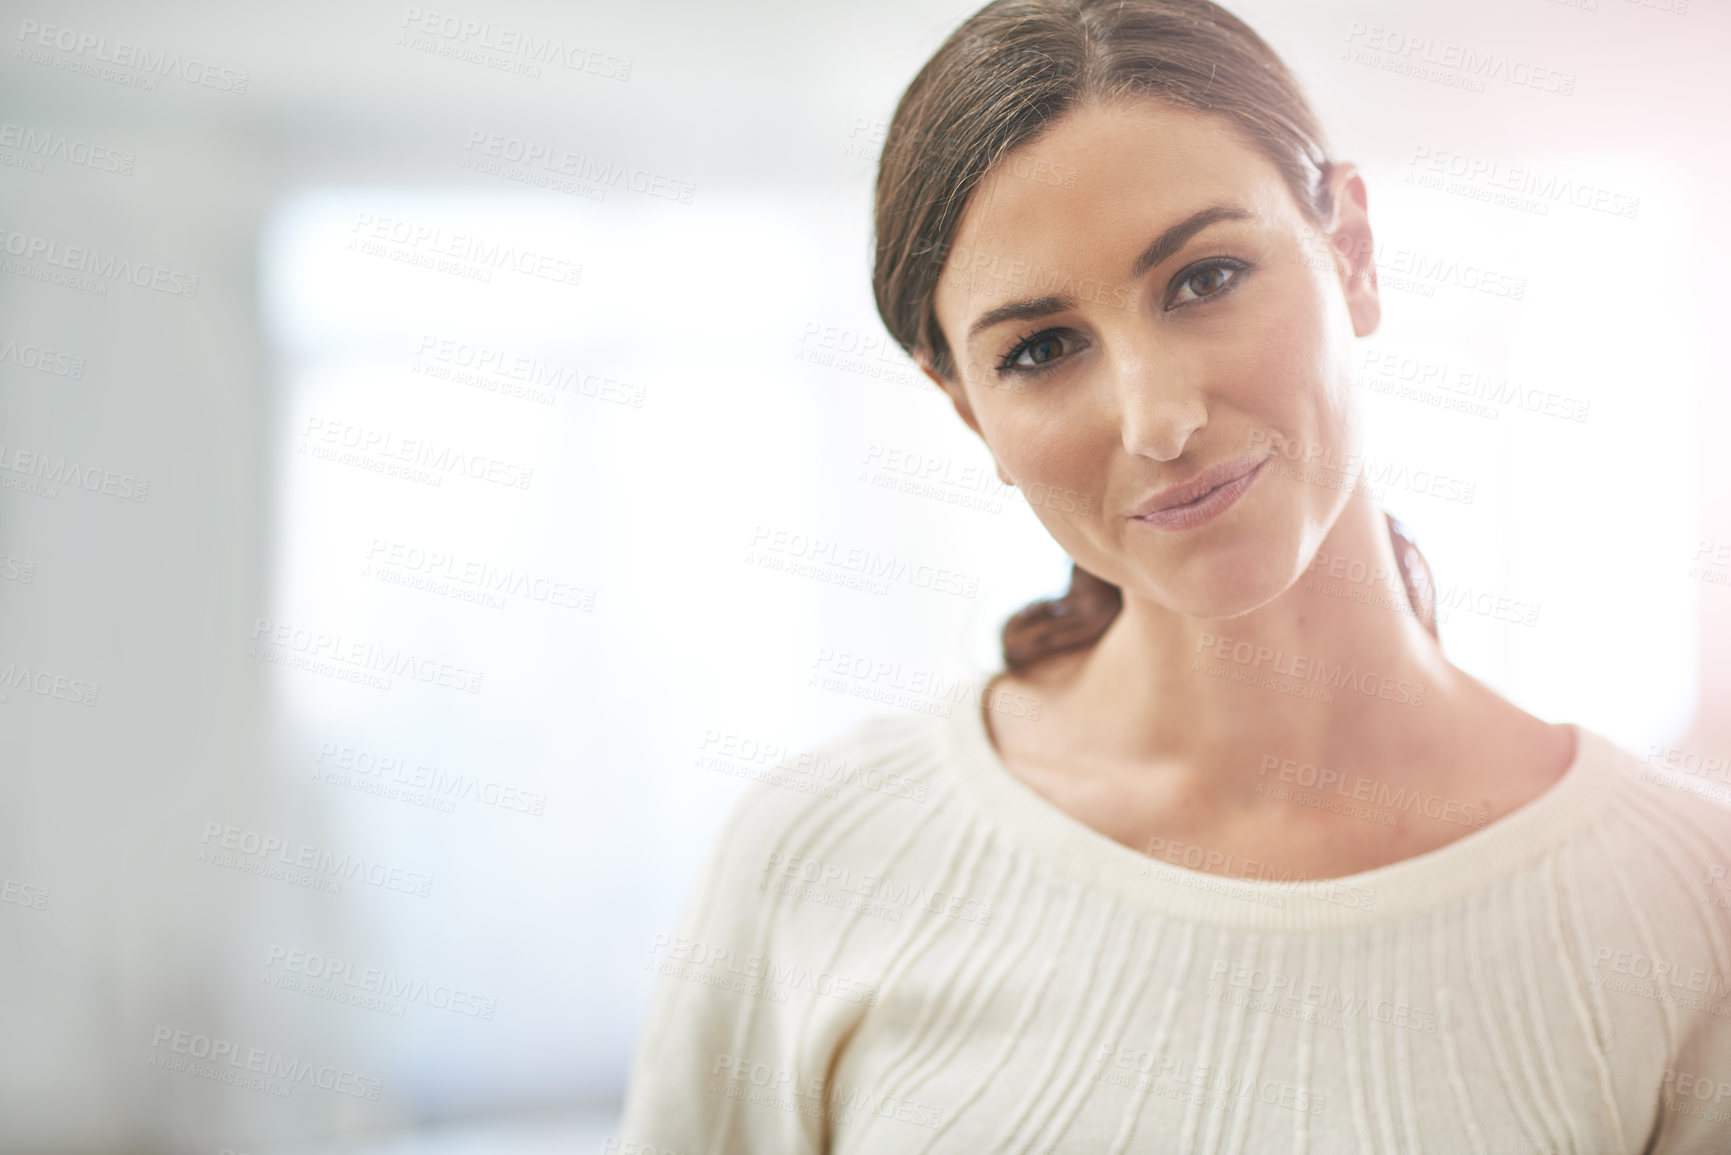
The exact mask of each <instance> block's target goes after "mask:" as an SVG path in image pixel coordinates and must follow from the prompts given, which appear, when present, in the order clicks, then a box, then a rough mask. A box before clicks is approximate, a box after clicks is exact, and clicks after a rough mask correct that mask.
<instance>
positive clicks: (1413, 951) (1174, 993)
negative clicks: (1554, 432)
mask: <svg viewBox="0 0 1731 1155" xmlns="http://www.w3.org/2000/svg"><path fill="white" fill-rule="evenodd" d="M974 684H976V685H983V684H985V679H984V678H981V679H980V680H979V681H977V682H975V683H974ZM940 708H942V707H940ZM1575 731H1576V735H1577V738H1578V744H1577V753H1576V757H1575V760H1574V762H1573V763H1572V764H1571V765H1570V767H1569V768H1568V770H1567V771H1566V772H1565V774H1564V775H1563V777H1562V778H1561V779H1559V780H1558V781H1557V782H1555V783H1554V784H1553V785H1552V786H1551V787H1550V788H1549V789H1548V790H1547V791H1546V792H1545V793H1544V794H1542V795H1540V796H1539V797H1538V798H1536V799H1534V800H1532V801H1531V802H1529V803H1527V804H1526V805H1524V806H1522V807H1520V808H1519V809H1517V810H1516V811H1514V812H1512V813H1510V814H1508V815H1505V816H1502V817H1500V818H1497V819H1496V820H1494V821H1491V822H1489V823H1488V825H1487V824H1482V819H1481V820H1480V822H1481V824H1480V825H1479V828H1477V829H1473V830H1471V831H1470V832H1468V833H1466V834H1465V835H1464V836H1463V837H1461V838H1459V839H1458V840H1457V841H1455V842H1453V843H1450V844H1448V845H1446V846H1443V847H1441V848H1440V849H1437V850H1434V851H1431V852H1429V853H1426V854H1422V855H1419V856H1418V857H1416V858H1411V859H1407V860H1405V861H1402V862H1397V863H1394V864H1392V865H1388V866H1383V867H1379V868H1377V869H1375V870H1370V871H1365V872H1362V873H1359V874H1355V875H1352V876H1350V877H1347V878H1342V879H1335V880H1330V881H1323V882H1296V883H1293V882H1281V881H1278V880H1272V881H1271V880H1270V879H1269V878H1268V877H1266V872H1265V871H1262V870H1261V869H1260V868H1258V867H1256V865H1255V864H1253V863H1226V864H1224V867H1225V869H1226V870H1227V871H1228V873H1229V874H1231V875H1233V876H1234V877H1221V876H1220V875H1219V874H1217V873H1204V872H1202V871H1200V870H1194V869H1190V868H1188V867H1186V866H1184V865H1182V855H1177V854H1172V855H1168V856H1167V857H1172V858H1176V859H1179V861H1171V862H1169V861H1165V860H1164V858H1161V857H1150V856H1148V855H1144V854H1141V853H1139V852H1137V851H1135V850H1132V849H1131V848H1129V847H1127V846H1124V845H1122V844H1120V843H1117V842H1114V841H1113V840H1111V839H1110V838H1107V837H1106V836H1105V835H1103V834H1101V833H1099V832H1097V831H1095V830H1094V829H1092V828H1091V827H1088V826H1086V825H1085V824H1083V823H1081V822H1079V821H1078V820H1076V819H1074V818H1072V817H1071V816H1069V815H1068V814H1066V813H1065V812H1063V811H1062V810H1060V809H1058V808H1057V807H1056V806H1054V805H1052V804H1051V803H1050V802H1048V801H1047V800H1046V799H1044V798H1043V797H1041V796H1040V795H1039V794H1037V793H1036V792H1035V791H1033V790H1032V789H1031V788H1029V787H1028V786H1027V785H1026V784H1025V783H1023V782H1022V781H1021V780H1020V779H1018V778H1016V777H1015V776H1014V775H1013V774H1012V773H1011V772H1010V771H1009V770H1008V768H1007V767H1005V766H1004V764H1003V762H1002V760H1001V759H1000V758H999V757H998V754H997V752H996V750H995V749H994V747H993V746H992V743H991V739H990V737H989V734H988V731H987V729H986V725H985V719H984V717H983V714H982V712H981V709H980V706H979V704H978V703H977V702H975V703H973V704H972V705H966V704H961V703H957V704H953V705H950V706H948V716H946V717H937V716H931V715H923V714H922V715H901V716H894V717H891V716H875V717H872V718H870V719H868V720H867V721H865V722H863V723H860V724H859V725H857V726H855V727H854V728H852V729H851V730H849V731H848V732H847V733H845V734H844V735H842V736H841V737H839V738H837V739H835V740H833V741H831V742H830V743H829V744H827V745H826V746H825V747H823V748H822V749H821V750H818V751H815V752H813V753H812V754H809V755H806V756H803V757H801V758H798V759H795V760H791V761H788V762H786V763H785V764H784V765H783V767H782V768H781V769H780V771H778V772H777V773H776V774H774V775H771V776H768V777H765V778H762V779H760V780H759V781H757V782H755V783H753V785H752V786H750V787H749V788H748V790H747V793H746V794H745V796H744V797H742V798H741V799H740V800H739V802H738V803H737V804H736V806H735V807H734V809H733V810H732V811H731V813H730V814H729V816H728V817H727V819H726V821H725V823H724V824H723V827H722V830H721V832H720V835H719V837H718V838H717V840H716V843H715V845H714V847H713V849H712V851H711V852H710V856H709V860H708V865H707V868H706V870H705V872H704V874H703V876H702V878H701V880H700V881H699V884H698V886H697V888H696V892H695V893H694V894H693V895H692V897H691V899H690V900H689V901H688V904H687V906H686V909H685V913H684V915H683V917H682V919H681V921H680V925H679V926H678V928H677V929H676V930H675V931H673V932H672V933H670V934H666V935H661V936H658V938H657V941H656V943H655V945H654V947H653V948H652V949H651V953H650V958H649V961H648V963H647V964H646V969H650V970H653V971H655V972H656V973H657V975H658V976H659V977H658V978H657V980H656V981H657V983H658V986H657V989H656V992H655V996H654V999H653V1002H652V1005H651V1008H650V1011H649V1014H648V1017H647V1020H646V1022H645V1025H644V1029H643V1033H642V1036H641V1040H640V1043H639V1048H638V1052H637V1056H636V1061H635V1065H634V1068H633V1071H632V1076H631V1082H630V1087H629V1090H628V1093H627V1096H626V1103H625V1114H624V1119H623V1121H622V1123H621V1130H620V1135H619V1137H618V1140H617V1145H616V1146H610V1147H609V1149H610V1150H616V1151H620V1152H624V1153H627V1155H651V1153H659V1155H703V1153H715V1152H739V1153H741V1155H775V1153H788V1155H791V1153H795V1152H798V1153H806V1152H835V1153H837V1155H867V1153H871V1155H892V1153H893V1155H923V1153H927V1152H930V1153H934V1155H935V1153H940V1152H942V1153H952V1155H962V1153H966V1155H982V1153H986V1152H991V1153H1000V1152H1001V1153H1022V1152H1087V1153H1089V1155H1103V1153H1106V1152H1124V1151H1160V1152H1184V1153H1190V1152H1196V1153H1221V1155H1236V1153H1240V1152H1252V1153H1257V1155H1262V1153H1266V1152H1287V1151H1290V1152H1295V1153H1304V1152H1316V1153H1318V1155H1343V1153H1348V1152H1352V1153H1362V1155H1382V1153H1385V1152H1387V1153H1392V1152H1414V1153H1417V1152H1426V1153H1430V1155H1459V1153H1468V1152H1471V1153H1477V1155H1503V1153H1506V1152H1522V1153H1526V1152H1540V1151H1545V1152H1549V1151H1555V1152H1580V1153H1588V1152H1592V1153H1598V1152H1631V1153H1633V1152H1643V1153H1652V1155H1683V1153H1684V1152H1731V914H1728V911H1727V905H1728V903H1731V879H1728V878H1727V873H1728V871H1727V867H1728V866H1731V810H1728V809H1726V808H1723V807H1721V806H1719V805H1717V804H1715V803H1712V802H1705V801H1701V800H1699V799H1696V798H1692V797H1690V796H1688V795H1686V794H1684V793H1682V792H1680V791H1677V790H1673V789H1671V788H1669V787H1667V786H1665V785H1661V784H1659V783H1657V782H1654V781H1650V780H1649V776H1648V775H1645V774H1644V773H1643V770H1642V766H1641V763H1640V762H1639V760H1638V759H1636V758H1635V757H1634V756H1633V755H1631V754H1629V753H1627V752H1626V751H1624V750H1622V749H1620V748H1619V747H1617V746H1615V745H1614V744H1612V743H1611V742H1610V741H1609V740H1607V739H1605V738H1603V737H1601V736H1600V735H1598V734H1596V733H1594V732H1592V731H1590V730H1587V729H1585V728H1583V727H1580V726H1576V727H1575ZM1360 793H1362V792H1360ZM1433 801H1434V800H1427V801H1425V802H1424V803H1423V804H1424V805H1426V806H1430V805H1431V802H1433ZM1312 804H1321V803H1312ZM1379 804H1380V805H1382V806H1383V807H1384V808H1386V807H1388V806H1389V805H1391V804H1392V805H1394V806H1395V807H1396V808H1397V809H1398V808H1399V807H1400V806H1401V805H1402V803H1401V802H1400V800H1399V799H1393V800H1391V799H1390V798H1388V797H1382V798H1380V799H1371V800H1370V801H1369V802H1367V803H1365V805H1367V806H1375V805H1379ZM1245 875H1248V876H1250V877H1248V878H1246V877H1243V876H1245Z"/></svg>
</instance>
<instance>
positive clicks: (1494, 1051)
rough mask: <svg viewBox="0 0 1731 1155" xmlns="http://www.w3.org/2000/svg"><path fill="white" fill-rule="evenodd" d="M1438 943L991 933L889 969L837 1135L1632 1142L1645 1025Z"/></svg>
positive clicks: (1428, 1144)
mask: <svg viewBox="0 0 1731 1155" xmlns="http://www.w3.org/2000/svg"><path fill="white" fill-rule="evenodd" d="M1437 945H1438V944H1437V943H1436V942H1435V941H1434V939H1433V937H1432V935H1431V933H1430V932H1429V930H1428V929H1426V928H1422V927H1412V928H1406V929H1405V930H1404V931H1401V932H1398V933H1390V934H1386V935H1379V936H1375V937H1374V938H1370V937H1367V938H1363V939H1360V940H1349V939H1340V940H1335V941H1332V942H1323V941H1320V940H1317V939H1310V940H1308V941H1306V940H1299V939H1286V940H1282V939H1278V938H1268V937H1260V938H1259V937H1258V936H1255V935H1248V936H1231V935H1212V934H1210V933H1208V932H1201V933H1197V932H1188V933H1179V932H1173V931H1167V932H1165V933H1164V934H1162V933H1157V932H1156V930H1155V928H1152V927H1149V926H1140V927H1136V926H1132V925H1125V926H1117V927H1114V926H1113V925H1111V924H1110V922H1109V920H1102V921H1101V923H1100V924H1098V925H1093V924H1090V923H1089V922H1088V920H1086V919H1082V920H1077V921H1075V922H1072V923H1071V924H1069V925H1061V924H1059V923H1058V922H1057V921H1056V920H1054V921H1052V922H1050V923H1048V924H1046V925H1045V926H1044V927H1042V928H1041V929H1040V931H1037V932H1033V933H1029V934H1027V935H1025V936H1023V937H1021V938H1020V939H1018V938H1016V937H1014V936H1005V938H1004V939H1003V940H1001V941H995V942H994V943H993V944H991V946H990V947H989V948H988V949H982V950H980V951H979V952H977V954H975V955H974V956H972V957H970V958H969V959H968V960H967V961H966V962H965V963H962V964H960V965H956V966H953V967H948V968H934V969H930V970H922V969H911V970H909V971H908V972H906V973H905V974H904V976H903V977H902V978H901V979H899V980H898V981H895V982H892V983H889V984H886V986H885V987H884V988H883V990H882V991H881V992H880V997H879V1000H878V1003H877V1005H876V1006H874V1007H873V1008H872V1009H871V1011H870V1012H869V1013H868V1014H866V1016H865V1017H864V1019H863V1020H862V1021H861V1023H860V1026H859V1028H858V1030H857V1031H856V1032H855V1033H854V1035H853V1037H852V1038H851V1039H850V1041H849V1044H848V1046H847V1047H846V1048H845V1050H844V1051H843V1052H842V1053H841V1054H840V1056H839V1057H838V1061H837V1063H836V1065H835V1068H834V1079H833V1081H832V1083H831V1085H830V1088H829V1119H830V1128H831V1134H832V1138H833V1144H832V1147H831V1150H833V1151H835V1152H837V1153H838V1155H867V1153H871V1155H878V1153H888V1152H896V1153H898V1155H906V1153H909V1152H915V1153H918V1152H926V1153H930V1155H938V1153H960V1152H978V1151H982V1150H990V1151H994V1152H1070V1151H1075V1152H1089V1153H1091V1155H1092V1153H1098V1152H1128V1151H1197V1152H1203V1151H1207V1152H1232V1151H1255V1152H1276V1151H1286V1150H1292V1151H1334V1150H1374V1151H1383V1150H1389V1151H1394V1150H1428V1151H1456V1150H1461V1151H1470V1150H1475V1149H1477V1150H1490V1151H1501V1150H1523V1151H1546V1150H1557V1151H1576V1152H1582V1153H1588V1152H1600V1151H1603V1152H1607V1153H1608V1152H1623V1151H1628V1150H1638V1149H1639V1148H1640V1145H1641V1142H1642V1141H1644V1137H1645V1136H1646V1135H1647V1134H1648V1132H1649V1131H1650V1129H1651V1126H1652V1121H1653V1113H1654V1110H1655V1108H1656V1104H1657V1102H1658V1098H1659V1090H1660V1079H1661V1076H1662V1074H1663V1068H1664V1059H1663V1055H1664V1053H1665V1044H1664V1039H1663V1033H1662V1030H1661V1029H1660V1028H1659V1026H1658V1022H1657V1019H1656V1018H1655V1019H1653V1020H1652V1021H1650V1022H1643V1021H1641V1020H1637V1021H1635V1022H1634V1023H1631V1022H1629V1021H1623V1022H1622V1023H1620V1025H1619V1026H1618V1028H1617V1029H1615V1030H1613V1029H1612V1024H1611V1023H1610V1021H1609V1011H1608V1009H1606V1008H1605V1007H1604V1006H1603V1002H1604V999H1603V992H1599V993H1598V994H1597V995H1595V992H1594V991H1593V990H1592V989H1590V987H1589V986H1587V985H1583V984H1582V983H1581V981H1580V978H1579V976H1578V975H1571V974H1569V973H1565V972H1564V970H1563V969H1561V968H1557V967H1556V966H1555V965H1554V960H1553V961H1552V962H1551V963H1549V964H1547V963H1546V962H1543V961H1540V960H1537V959H1526V960H1523V959H1522V958H1521V957H1519V955H1518V953H1516V954H1511V955H1510V956H1509V957H1507V958H1506V959H1495V958H1487V959H1484V960H1481V961H1480V963H1479V964H1478V965H1476V966H1467V965H1462V966H1460V967H1458V968H1457V967H1455V966H1451V965H1449V964H1450V962H1451V959H1450V958H1449V952H1448V951H1447V950H1446V949H1443V950H1441V951H1438V950H1436V949H1435V948H1436V947H1437ZM1443 945H1444V947H1445V948H1446V944H1443ZM1504 945H1505V946H1513V947H1514V948H1516V949H1517V950H1518V947H1519V944H1504ZM1453 961H1461V962H1464V960H1453ZM1504 964H1512V965H1504ZM1595 999H1597V1001H1598V1004H1599V1005H1597V1006H1596V1005H1595ZM1608 1073H1614V1078H1608Z"/></svg>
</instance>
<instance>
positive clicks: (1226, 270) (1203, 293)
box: [1172, 265, 1238, 305]
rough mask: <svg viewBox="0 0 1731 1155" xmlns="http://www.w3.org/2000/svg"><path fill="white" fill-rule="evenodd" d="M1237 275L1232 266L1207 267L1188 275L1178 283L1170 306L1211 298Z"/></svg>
mask: <svg viewBox="0 0 1731 1155" xmlns="http://www.w3.org/2000/svg"><path fill="white" fill-rule="evenodd" d="M1237 275H1238V269H1237V268H1235V267H1233V266H1232V265H1207V266H1205V267H1203V268H1200V269H1197V270H1195V271H1194V272H1192V273H1188V274H1186V275H1185V276H1184V278H1183V279H1182V280H1180V281H1179V282H1178V291H1177V292H1176V293H1175V294H1173V297H1172V304H1174V305H1181V304H1184V303H1185V302H1186V301H1198V300H1201V299H1202V298H1203V297H1211V296H1213V295H1214V294H1215V293H1218V292H1220V290H1222V289H1224V288H1225V287H1226V286H1227V285H1228V284H1229V283H1230V282H1231V280H1232V278H1233V277H1236V276H1237Z"/></svg>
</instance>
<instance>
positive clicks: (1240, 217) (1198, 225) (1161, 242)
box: [1130, 205, 1250, 281]
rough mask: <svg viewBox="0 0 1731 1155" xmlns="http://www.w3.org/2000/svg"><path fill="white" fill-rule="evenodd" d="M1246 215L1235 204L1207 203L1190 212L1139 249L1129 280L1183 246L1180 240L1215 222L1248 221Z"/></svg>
mask: <svg viewBox="0 0 1731 1155" xmlns="http://www.w3.org/2000/svg"><path fill="white" fill-rule="evenodd" d="M1249 219H1250V214H1249V213H1248V212H1246V211H1244V210H1243V209H1241V208H1239V207H1238V206H1237V205H1210V206H1209V207H1207V208H1205V209H1203V210H1202V211H1200V212H1195V213H1191V214H1190V215H1189V216H1187V217H1185V218H1184V219H1183V220H1181V221H1179V222H1178V223H1177V224H1175V225H1173V226H1172V227H1171V228H1169V229H1167V230H1166V231H1165V232H1163V233H1161V234H1160V235H1159V236H1157V237H1155V238H1154V240H1153V242H1152V243H1151V244H1150V245H1149V246H1148V247H1147V248H1145V249H1143V250H1142V255H1141V256H1139V257H1137V258H1136V261H1135V263H1134V264H1132V265H1131V266H1130V279H1131V280H1132V281H1135V280H1140V279H1141V277H1142V274H1143V273H1146V272H1147V271H1148V270H1149V269H1152V268H1154V267H1155V266H1156V265H1158V264H1159V263H1160V262H1161V261H1164V260H1165V259H1166V258H1167V257H1170V256H1171V255H1172V254H1173V253H1175V252H1177V251H1178V250H1179V249H1181V248H1183V247H1184V242H1185V241H1187V240H1189V239H1190V238H1191V237H1193V236H1195V235H1196V234H1197V233H1199V232H1201V231H1202V230H1203V229H1205V228H1207V227H1208V226H1209V225H1211V224H1214V223H1215V222H1216V221H1244V220H1249Z"/></svg>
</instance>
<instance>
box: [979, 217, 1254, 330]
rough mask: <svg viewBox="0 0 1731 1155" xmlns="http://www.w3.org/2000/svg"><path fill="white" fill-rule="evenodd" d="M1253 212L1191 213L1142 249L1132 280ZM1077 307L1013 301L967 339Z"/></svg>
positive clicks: (1047, 300) (1059, 301)
mask: <svg viewBox="0 0 1731 1155" xmlns="http://www.w3.org/2000/svg"><path fill="white" fill-rule="evenodd" d="M1249 219H1250V213H1249V212H1247V211H1246V210H1244V209H1242V208H1239V207H1238V206H1237V205H1227V204H1220V205H1210V206H1208V207H1207V208H1205V209H1201V210H1199V211H1197V212H1194V213H1191V214H1190V215H1189V216H1187V217H1185V218H1184V219H1183V220H1181V221H1179V222H1178V223H1177V224H1175V225H1173V226H1172V227H1171V228H1169V229H1167V230H1166V231H1165V232H1163V233H1161V234H1160V235H1159V236H1157V237H1155V238H1154V240H1153V241H1152V242H1151V243H1150V244H1149V245H1148V247H1147V248H1146V249H1143V250H1142V255H1141V256H1139V257H1137V258H1136V261H1135V263H1134V264H1132V265H1131V266H1130V279H1131V280H1132V281H1134V280H1139V279H1140V278H1141V277H1142V275H1143V274H1145V273H1146V272H1147V271H1148V270H1149V269H1152V268H1154V267H1155V266H1157V265H1159V264H1160V262H1162V261H1164V260H1165V259H1166V258H1167V257H1170V256H1171V255H1172V254H1173V253H1176V252H1177V251H1178V250H1179V249H1181V248H1183V247H1184V243H1185V242H1186V241H1188V240H1189V239H1190V238H1191V237H1193V236H1195V235H1196V234H1197V233H1199V232H1201V231H1202V230H1203V229H1205V228H1207V227H1208V226H1209V225H1212V224H1216V223H1218V222H1220V221H1246V220H1249ZM1075 307H1076V301H1075V299H1074V298H1072V297H1067V296H1050V297H1033V298H1030V299H1028V300H1025V301H1012V302H1010V303H1009V304H1007V305H999V306H998V307H997V308H995V309H988V310H986V311H985V312H984V313H981V314H980V316H979V319H978V320H976V321H975V322H974V323H973V324H972V325H970V326H968V336H967V339H968V340H969V341H972V340H973V339H974V338H975V337H978V336H979V335H980V334H981V333H984V332H985V331H986V330H987V329H990V328H992V326H994V325H1002V324H1003V323H1004V322H1005V321H1029V320H1033V319H1035V318H1038V317H1050V316H1052V315H1053V314H1054V313H1062V312H1065V311H1066V310H1069V309H1073V308H1075Z"/></svg>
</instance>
